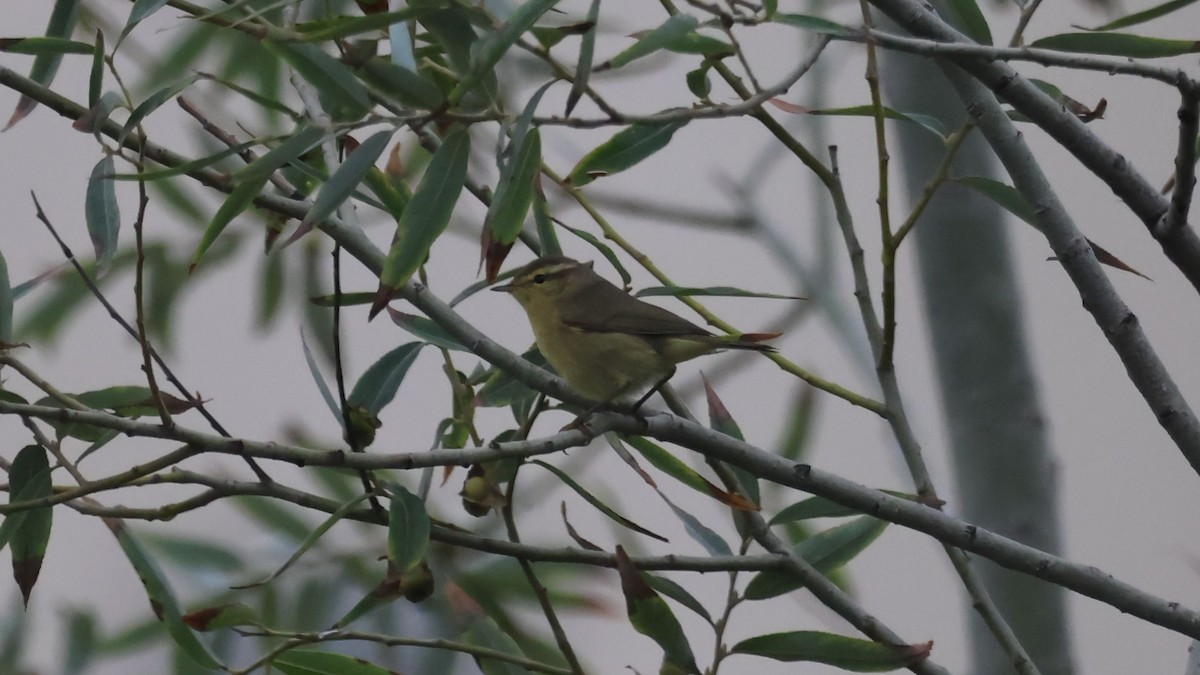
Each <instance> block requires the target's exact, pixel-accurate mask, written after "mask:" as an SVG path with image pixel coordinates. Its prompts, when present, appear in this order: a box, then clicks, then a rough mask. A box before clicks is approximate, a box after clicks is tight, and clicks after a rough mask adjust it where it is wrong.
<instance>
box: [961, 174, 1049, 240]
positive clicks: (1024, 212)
mask: <svg viewBox="0 0 1200 675" xmlns="http://www.w3.org/2000/svg"><path fill="white" fill-rule="evenodd" d="M954 180H955V182H957V183H962V184H963V185H966V186H967V187H969V188H971V189H972V190H975V191H976V192H978V193H979V194H981V195H983V196H984V197H987V198H988V199H991V200H992V201H994V202H996V203H997V204H999V205H1000V206H1002V207H1004V209H1005V210H1006V211H1008V212H1009V213H1011V214H1013V215H1014V216H1016V217H1018V218H1020V219H1021V220H1023V221H1025V222H1026V223H1029V224H1030V225H1032V226H1034V227H1039V225H1038V223H1037V217H1036V216H1035V215H1034V213H1033V208H1032V207H1030V206H1029V202H1027V201H1025V198H1024V197H1023V196H1021V193H1020V192H1018V191H1017V189H1016V188H1015V187H1013V186H1011V185H1006V184H1004V183H1001V182H1000V181H998V180H995V179H992V178H987V177H984V176H961V177H959V178H955V179H954Z"/></svg>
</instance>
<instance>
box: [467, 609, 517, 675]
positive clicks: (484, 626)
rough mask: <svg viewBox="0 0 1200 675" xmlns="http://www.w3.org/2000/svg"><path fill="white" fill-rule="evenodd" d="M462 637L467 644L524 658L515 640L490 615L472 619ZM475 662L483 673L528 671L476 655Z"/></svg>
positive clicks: (498, 674) (497, 674)
mask: <svg viewBox="0 0 1200 675" xmlns="http://www.w3.org/2000/svg"><path fill="white" fill-rule="evenodd" d="M462 639H463V642H466V643H467V644H469V645H475V646H476V647H487V648H488V649H494V650H496V651H498V652H501V653H503V654H509V655H511V656H517V657H521V658H525V653H524V652H522V651H521V647H520V645H518V644H517V641H516V640H514V639H513V638H512V636H511V635H509V634H508V633H505V632H504V631H503V630H501V629H500V626H498V625H496V621H495V620H494V619H492V618H491V617H490V616H482V617H478V618H476V619H475V620H474V621H472V622H471V625H470V626H468V627H467V630H466V631H465V632H464V633H463V636H462ZM475 662H476V663H477V664H478V665H479V669H480V670H481V671H483V674H484V675H524V674H525V673H528V672H529V671H528V670H525V669H524V668H521V667H518V666H517V665H515V664H512V663H508V662H507V661H499V660H496V659H487V658H482V657H476V659H475Z"/></svg>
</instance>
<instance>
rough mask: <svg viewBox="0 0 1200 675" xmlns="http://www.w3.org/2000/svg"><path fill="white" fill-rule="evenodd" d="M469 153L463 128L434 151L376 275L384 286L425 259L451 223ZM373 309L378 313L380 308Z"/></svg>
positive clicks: (396, 281) (398, 281)
mask: <svg viewBox="0 0 1200 675" xmlns="http://www.w3.org/2000/svg"><path fill="white" fill-rule="evenodd" d="M470 157H471V137H470V135H469V134H468V133H467V131H465V130H461V131H456V132H454V133H453V134H451V135H450V136H449V137H448V138H447V139H446V140H445V141H443V142H442V145H441V147H439V148H438V149H437V152H435V153H434V154H433V159H431V160H430V161H429V166H428V167H427V168H426V169H425V175H424V176H422V177H421V183H420V184H419V185H418V186H417V189H416V190H415V191H414V192H413V196H412V201H410V202H409V203H408V207H407V208H405V209H404V215H403V217H401V218H400V222H399V224H397V226H396V238H395V239H394V240H393V241H392V248H391V251H390V252H389V253H388V257H387V261H386V262H385V263H384V266H383V273H382V274H381V275H380V277H379V281H380V284H382V285H383V286H384V287H388V288H399V287H400V286H401V285H402V284H403V283H405V282H406V281H408V278H409V277H411V276H412V275H413V273H414V272H416V271H417V268H418V267H420V266H421V264H422V263H424V262H425V258H426V257H427V256H428V255H429V249H430V248H431V247H432V246H433V242H435V241H437V238H438V237H440V236H441V234H442V232H444V231H445V230H446V225H448V224H449V223H450V214H451V212H453V210H454V203H455V202H457V201H458V196H459V193H461V192H462V189H463V185H464V184H465V182H466V179H467V164H468V160H469V159H470ZM373 309H374V311H375V312H376V313H377V312H378V309H381V308H373Z"/></svg>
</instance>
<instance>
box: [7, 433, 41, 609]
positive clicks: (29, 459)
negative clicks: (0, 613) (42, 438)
mask: <svg viewBox="0 0 1200 675" xmlns="http://www.w3.org/2000/svg"><path fill="white" fill-rule="evenodd" d="M8 485H9V492H10V494H11V501H10V503H15V502H25V501H31V500H34V499H42V498H44V497H49V496H50V495H51V494H53V492H54V487H53V486H52V485H51V483H50V461H49V458H48V456H47V453H46V449H45V448H43V447H42V446H40V445H27V446H25V447H24V448H22V449H21V451H20V452H18V453H17V456H16V458H15V459H13V463H12V467H11V468H10V469H9V472H8ZM52 521H53V512H52V511H51V507H49V506H45V507H42V508H36V509H30V510H28V511H18V512H16V513H12V514H9V515H8V516H7V517H6V518H5V519H4V523H3V525H0V548H3V545H4V543H5V542H10V543H11V544H12V568H13V579H15V580H16V582H17V587H18V588H19V589H20V591H21V598H22V600H23V601H24V603H25V607H26V608H28V607H29V594H30V593H31V592H32V591H33V585H34V584H35V583H37V578H38V574H39V573H40V572H41V570H42V559H43V558H45V556H46V544H47V543H49V541H50V526H51V523H52Z"/></svg>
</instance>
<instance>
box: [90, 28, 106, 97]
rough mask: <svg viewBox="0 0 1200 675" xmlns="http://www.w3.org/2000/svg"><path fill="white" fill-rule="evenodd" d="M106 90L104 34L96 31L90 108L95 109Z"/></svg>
mask: <svg viewBox="0 0 1200 675" xmlns="http://www.w3.org/2000/svg"><path fill="white" fill-rule="evenodd" d="M103 89H104V32H103V31H100V30H97V31H96V45H95V47H93V50H92V72H91V74H90V75H88V107H89V108H95V107H96V104H97V103H99V102H100V92H101V91H102V90H103Z"/></svg>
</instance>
